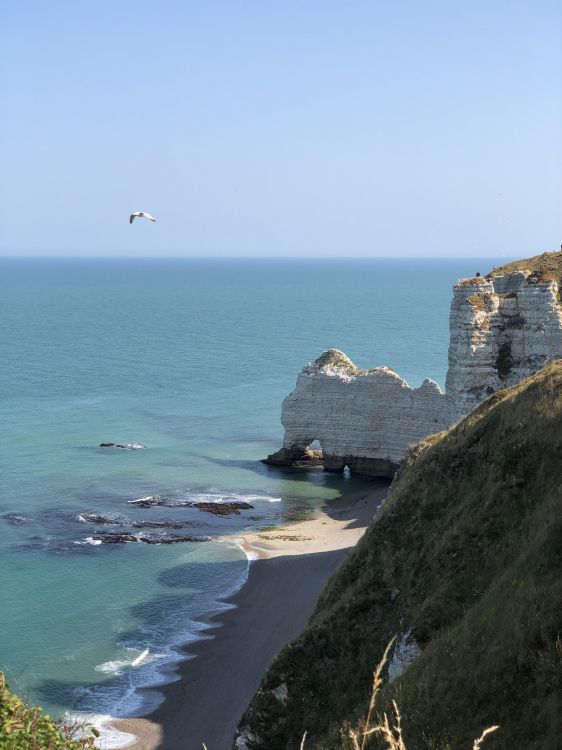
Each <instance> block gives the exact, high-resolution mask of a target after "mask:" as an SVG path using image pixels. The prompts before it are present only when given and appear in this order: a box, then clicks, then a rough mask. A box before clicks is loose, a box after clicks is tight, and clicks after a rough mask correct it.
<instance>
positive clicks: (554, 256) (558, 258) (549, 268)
mask: <svg viewBox="0 0 562 750" xmlns="http://www.w3.org/2000/svg"><path fill="white" fill-rule="evenodd" d="M520 271H533V272H534V273H535V274H536V275H537V277H538V278H539V279H544V280H548V279H555V280H556V281H557V282H558V284H559V285H560V281H561V279H562V250H561V251H560V252H557V253H542V255H535V256H533V257H532V258H526V259H524V260H514V261H513V263H506V264H505V265H504V266H500V267H499V268H494V270H493V271H491V272H490V273H489V274H488V278H492V277H493V276H507V275H509V274H512V273H518V272H520Z"/></svg>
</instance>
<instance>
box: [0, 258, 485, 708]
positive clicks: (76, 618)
mask: <svg viewBox="0 0 562 750" xmlns="http://www.w3.org/2000/svg"><path fill="white" fill-rule="evenodd" d="M493 262H494V261H493V260H487V261H475V260H474V259H470V260H462V259H459V260H454V261H427V260H426V261H412V260H407V261H389V260H386V261H381V260H379V261H358V260H350V261H325V260H317V261H244V260H237V261H197V260H189V261H187V260H185V261H184V260H163V261H157V260H143V261H141V260H136V261H132V260H3V261H2V262H1V263H0V271H1V289H0V314H1V316H0V319H1V329H0V336H1V351H2V368H1V378H2V380H1V394H2V429H1V445H0V460H1V470H2V479H1V491H2V492H1V498H0V575H1V581H2V590H1V607H0V669H3V670H4V671H5V672H6V673H7V675H8V678H9V680H10V682H11V683H12V684H13V685H14V686H15V687H16V688H18V689H19V690H20V692H21V693H23V694H24V695H28V696H29V697H30V699H31V700H33V701H38V702H41V703H42V704H43V705H45V706H47V707H48V709H49V710H51V711H55V712H56V711H59V712H60V711H62V710H64V709H68V708H71V707H72V708H78V709H80V710H84V711H88V712H97V713H111V714H113V715H116V714H117V715H127V714H129V715H130V714H133V713H138V712H142V711H143V710H146V708H147V707H146V706H141V705H140V704H139V698H138V695H139V694H138V693H136V692H135V691H134V688H135V686H138V685H144V684H149V683H154V682H157V681H158V680H162V679H164V678H163V676H162V668H163V667H165V666H166V665H169V664H170V661H172V660H173V659H174V658H175V651H174V650H173V647H174V645H177V644H179V643H181V642H185V641H186V640H188V639H189V638H190V637H194V635H195V634H196V633H197V630H198V628H200V624H199V623H201V621H202V620H203V619H204V618H205V617H206V616H208V615H209V614H210V612H212V611H216V610H217V609H218V608H220V607H223V606H225V605H224V604H220V602H219V601H218V600H219V599H220V597H221V596H223V595H225V594H227V593H229V592H231V591H233V590H234V589H235V588H236V587H237V586H239V585H240V584H241V583H242V581H243V580H244V577H245V575H246V572H247V561H246V558H245V556H244V555H243V553H242V552H241V551H240V549H239V548H238V547H237V546H236V545H235V544H234V543H230V544H229V543H227V542H225V541H213V542H210V543H186V544H178V545H171V546H149V545H145V544H134V543H133V544H126V545H115V546H114V545H101V546H92V545H89V544H76V543H75V542H77V541H83V540H84V539H86V538H87V537H88V536H90V535H91V534H92V533H95V532H97V531H99V530H100V529H99V527H95V526H92V525H91V524H84V523H81V522H80V521H79V520H77V519H76V516H77V515H80V514H82V513H88V512H95V513H101V514H108V513H110V514H111V513H113V514H117V515H118V516H123V517H125V518H126V519H129V520H140V519H147V518H152V519H164V520H182V521H186V522H190V523H194V524H196V525H195V526H193V527H189V528H187V529H184V531H185V532H187V533H192V534H195V535H203V534H209V535H211V536H213V537H214V538H216V537H230V538H232V539H234V538H236V535H237V534H239V533H241V532H242V531H243V530H244V529H247V528H248V527H250V526H253V527H256V526H260V525H267V524H270V523H272V522H273V523H274V522H276V520H278V519H279V516H280V515H281V514H282V513H283V512H285V511H287V510H288V509H291V508H301V507H303V506H305V507H309V508H315V507H318V505H319V504H320V503H321V502H323V501H325V500H327V499H330V498H334V497H336V496H338V495H339V494H340V493H341V492H342V491H343V490H345V489H348V488H350V482H351V485H353V482H354V481H356V480H353V479H352V480H346V479H343V478H340V477H334V476H332V475H324V474H322V473H321V472H311V473H309V474H287V473H283V472H280V471H278V470H272V469H268V468H267V467H266V466H264V465H263V464H261V463H259V459H260V458H261V457H263V456H265V455H266V454H267V453H269V452H271V451H272V450H274V449H276V448H278V447H279V445H280V442H281V439H282V430H281V426H280V422H279V415H280V406H281V401H282V399H283V398H284V396H286V395H287V393H289V391H290V390H291V389H292V387H293V385H294V382H295V378H296V375H297V373H298V371H299V370H300V368H301V367H302V365H303V364H304V363H305V362H307V361H311V360H313V359H314V358H315V357H317V356H318V355H319V354H320V353H321V352H322V351H323V350H324V349H326V348H328V347H330V346H335V347H338V348H341V349H343V350H344V351H345V352H346V353H347V354H348V355H349V356H350V357H351V358H352V359H353V360H354V361H355V362H356V363H357V364H358V365H360V366H374V365H377V364H385V365H388V366H390V367H392V368H394V369H395V370H397V371H398V372H399V373H400V374H401V375H402V376H403V377H405V378H406V379H407V380H408V382H409V383H410V385H413V386H417V385H419V384H420V383H421V381H422V380H423V379H424V378H425V377H432V378H434V379H435V380H437V381H438V382H439V383H440V384H441V385H442V386H443V384H444V379H445V373H446V367H447V345H448V313H449V303H450V297H451V284H452V283H453V282H454V281H455V280H456V279H457V278H459V277H461V276H467V275H472V274H474V272H475V271H476V270H481V271H482V272H483V273H484V272H485V271H487V270H488V268H490V267H491V265H492V264H493ZM102 441H112V442H120V443H139V444H143V445H145V446H146V448H145V449H144V450H132V451H120V450H111V449H110V450H107V449H101V448H98V447H97V446H98V444H99V443H100V442H102ZM156 494H161V495H166V496H172V497H175V498H184V499H194V500H197V499H210V500H213V501H214V500H217V499H219V498H220V497H225V498H228V497H232V498H234V499H249V501H250V502H251V503H252V505H254V509H253V510H252V511H245V512H243V513H242V514H241V515H240V516H233V517H232V516H231V517H227V518H218V517H215V516H211V515H209V514H206V513H202V512H200V511H197V510H194V509H189V508H187V509H186V508H181V509H180V508H150V509H141V508H135V507H131V506H130V505H127V501H128V500H132V499H136V498H141V497H144V496H148V495H156ZM11 514H16V515H17V516H18V517H21V518H14V516H13V515H11ZM104 530H111V527H108V528H107V529H104ZM145 648H149V649H150V657H149V659H148V660H147V661H150V659H152V658H154V661H152V662H150V663H146V664H145V665H144V666H142V667H140V668H133V667H131V666H130V663H131V661H132V660H133V659H134V658H135V657H136V656H138V654H139V653H140V652H142V651H143V650H144V649H145Z"/></svg>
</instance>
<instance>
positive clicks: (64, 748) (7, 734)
mask: <svg viewBox="0 0 562 750" xmlns="http://www.w3.org/2000/svg"><path fill="white" fill-rule="evenodd" d="M79 735H80V736H79ZM97 736H99V732H98V731H97V730H96V729H94V728H89V729H86V728H85V727H83V726H82V725H79V724H72V726H66V727H65V726H64V725H63V726H61V725H60V724H59V723H58V722H56V721H54V720H53V719H51V718H50V716H47V715H46V714H44V713H43V712H42V711H41V709H40V708H37V707H36V706H34V707H32V708H30V707H28V706H26V705H25V703H24V702H23V701H22V700H21V699H20V698H18V697H17V696H16V695H14V694H13V693H12V692H10V690H8V687H7V686H6V684H5V682H4V675H3V674H2V673H1V672H0V750H86V748H91V747H92V746H93V744H94V741H95V737H97Z"/></svg>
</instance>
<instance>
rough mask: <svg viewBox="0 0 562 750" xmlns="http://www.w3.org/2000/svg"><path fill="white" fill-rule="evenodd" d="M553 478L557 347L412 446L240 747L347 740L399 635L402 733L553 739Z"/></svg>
mask: <svg viewBox="0 0 562 750" xmlns="http://www.w3.org/2000/svg"><path fill="white" fill-rule="evenodd" d="M561 487H562V360H560V361H557V362H552V363H550V364H549V365H547V366H546V367H545V368H543V369H542V370H541V371H540V372H538V373H537V374H536V375H534V376H533V377H531V378H529V379H528V380H525V381H524V382H522V383H520V384H518V385H516V386H513V387H512V388H510V389H506V390H502V391H501V392H500V393H497V394H495V395H494V396H492V397H491V398H489V399H487V400H486V401H485V402H484V403H482V404H481V405H480V406H478V407H477V408H476V409H474V410H473V411H471V412H470V414H468V416H466V417H465V418H464V419H462V420H461V421H460V422H459V423H458V424H457V425H455V426H454V427H452V428H451V429H449V430H448V431H446V432H442V433H440V434H438V435H433V436H431V437H429V438H427V439H426V440H425V441H423V442H422V443H421V444H419V445H418V446H416V448H415V449H414V450H413V451H411V452H409V453H408V455H407V457H406V459H405V461H404V463H403V465H402V466H401V468H400V470H399V472H398V475H397V477H396V478H395V480H394V482H393V484H392V487H391V489H390V493H389V495H388V498H387V500H386V502H385V503H384V505H383V506H382V508H381V509H380V511H379V512H378V513H377V515H376V516H375V519H374V521H373V523H372V524H371V526H370V527H369V529H368V530H367V532H366V533H365V535H364V537H363V538H362V539H361V540H360V542H359V543H358V545H357V547H355V548H354V549H353V550H352V551H351V552H350V554H349V555H348V557H347V558H346V560H345V561H344V563H343V564H342V566H341V567H340V568H339V569H338V571H337V572H336V573H335V575H334V576H333V577H332V579H331V581H330V582H329V584H328V586H327V588H326V590H325V591H324V593H323V594H322V596H321V598H320V600H319V602H318V605H317V608H316V611H315V613H314V614H313V616H312V618H311V619H310V622H309V624H308V626H307V628H306V629H305V631H304V632H303V633H302V635H301V636H299V638H297V639H296V640H295V641H293V642H291V643H289V644H288V645H287V646H286V647H285V648H284V649H283V650H282V651H281V652H280V654H279V655H278V656H277V657H276V659H275V660H274V661H273V663H272V665H271V666H270V668H269V670H268V672H267V674H266V675H265V677H264V680H263V682H262V684H261V686H260V690H259V691H258V692H257V693H256V695H255V697H254V699H253V701H252V703H251V704H250V706H249V708H248V710H247V712H246V715H245V716H244V718H243V720H242V723H241V726H240V734H239V737H238V742H237V744H236V747H237V748H246V750H262V749H263V750H266V748H267V750H286V748H298V747H299V745H300V741H301V737H302V735H303V733H304V731H305V730H306V731H307V732H308V734H307V738H306V745H305V746H306V748H307V749H308V750H330V749H331V748H334V750H335V749H336V748H342V747H344V746H346V745H345V744H344V742H342V736H341V730H342V727H345V724H346V722H351V726H357V722H358V721H359V719H360V717H364V716H365V714H366V712H367V708H368V705H369V695H370V690H371V685H372V680H373V667H374V666H375V665H376V664H377V663H378V662H379V660H380V658H381V655H382V653H383V651H384V649H385V647H386V645H387V644H388V643H389V641H390V639H391V638H392V637H393V636H398V639H397V641H396V644H395V646H394V648H393V651H392V653H391V659H390V668H389V673H388V675H387V679H386V680H385V687H384V689H383V691H382V694H381V696H380V701H379V702H377V706H376V711H379V710H383V709H386V710H387V711H391V710H392V709H391V701H392V700H396V701H397V703H398V705H399V707H400V712H401V715H402V726H403V730H404V738H405V744H406V747H408V748H416V750H435V748H442V749H443V750H464V748H468V747H472V740H473V738H474V737H477V736H478V735H479V734H480V732H481V731H482V729H483V728H484V727H487V726H490V725H492V724H499V725H500V726H501V728H500V730H499V731H497V732H496V733H495V734H494V735H493V737H491V738H490V739H489V742H488V741H487V742H486V745H485V746H486V747H487V746H488V744H489V746H490V750H492V748H494V749H496V750H515V749H519V748H525V750H559V748H560V746H561V745H560V738H561V737H562V669H561V656H562V647H561V644H560V638H561V634H562V582H561V579H560V568H561V565H562V492H561ZM372 746H373V747H378V745H377V744H376V743H375V742H373V743H372ZM369 747H371V745H369Z"/></svg>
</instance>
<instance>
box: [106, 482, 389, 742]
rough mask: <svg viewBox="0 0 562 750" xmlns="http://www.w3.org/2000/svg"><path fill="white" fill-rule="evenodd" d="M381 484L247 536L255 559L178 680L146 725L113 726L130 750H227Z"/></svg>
mask: <svg viewBox="0 0 562 750" xmlns="http://www.w3.org/2000/svg"><path fill="white" fill-rule="evenodd" d="M387 491H388V482H384V481H380V482H373V483H372V486H371V487H368V488H367V489H365V490H363V491H361V492H357V493H353V494H351V495H347V496H345V497H343V498H341V499H340V500H338V501H336V502H334V503H331V504H330V505H329V506H327V508H326V509H325V511H324V512H321V513H319V514H318V516H317V517H315V518H313V519H310V520H307V521H301V522H298V523H291V524H288V525H286V526H283V527H277V528H276V529H275V530H272V531H263V532H254V533H251V534H248V535H246V536H244V538H243V546H244V548H245V549H246V551H248V552H251V553H253V554H255V555H257V556H258V557H257V559H256V560H255V561H254V562H252V564H251V566H250V572H249V575H248V580H247V582H246V583H245V585H244V586H243V587H242V588H241V589H240V591H238V592H237V593H236V594H235V595H234V596H232V597H230V598H229V599H227V600H226V601H228V602H229V603H231V604H233V605H235V608H233V609H230V610H227V611H226V612H222V613H220V614H219V615H217V616H216V618H214V619H212V620H210V622H211V628H210V629H209V630H207V631H205V638H204V640H200V641H196V642H195V643H192V644H189V645H188V646H187V647H186V655H187V656H188V659H187V660H186V661H183V662H182V663H181V664H180V665H179V667H178V670H179V680H178V681H176V682H173V683H170V684H169V685H166V686H164V687H163V688H159V691H161V692H162V693H163V694H164V696H165V700H164V702H163V703H162V705H160V706H159V707H158V708H157V709H156V710H155V711H153V712H152V713H151V714H149V715H148V716H146V717H143V718H135V719H123V720H119V721H116V722H113V725H114V726H115V728H116V729H119V730H120V731H124V732H129V733H131V734H133V735H135V736H136V738H137V739H136V741H135V743H134V744H131V745H129V748H131V750H201V748H202V743H205V745H206V746H207V748H208V750H230V749H231V747H232V742H233V737H234V733H235V731H236V727H237V726H238V723H239V721H240V719H241V717H242V715H243V713H244V711H245V710H246V708H247V706H248V704H249V702H250V700H251V699H252V697H253V695H254V693H255V692H256V690H257V688H258V687H259V684H260V682H261V679H262V677H263V675H264V673H265V671H266V669H267V667H268V665H269V664H270V662H271V660H272V659H273V657H274V656H275V654H276V653H277V652H278V651H279V650H280V649H281V648H282V647H283V646H284V645H285V644H286V643H287V642H288V641H290V640H291V639H293V638H295V637H296V636H298V635H299V633H301V632H302V630H303V628H304V627H305V625H306V623H307V621H308V619H309V617H310V615H311V614H312V612H313V610H314V607H315V605H316V602H317V600H318V597H319V595H320V593H321V591H322V589H323V588H324V586H325V585H326V583H327V582H328V580H329V578H330V577H331V575H332V573H333V572H334V571H335V569H336V568H337V567H338V565H339V564H340V563H341V561H342V560H343V559H344V557H345V556H346V554H347V553H348V551H349V549H350V548H352V547H353V546H355V544H356V543H357V541H358V540H359V539H360V537H361V536H362V535H363V532H364V531H365V529H366V527H367V526H368V524H369V523H370V521H371V519H372V518H373V515H374V514H375V512H376V509H377V507H378V506H379V505H380V503H381V502H382V500H383V498H384V496H385V495H386V493H387Z"/></svg>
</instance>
